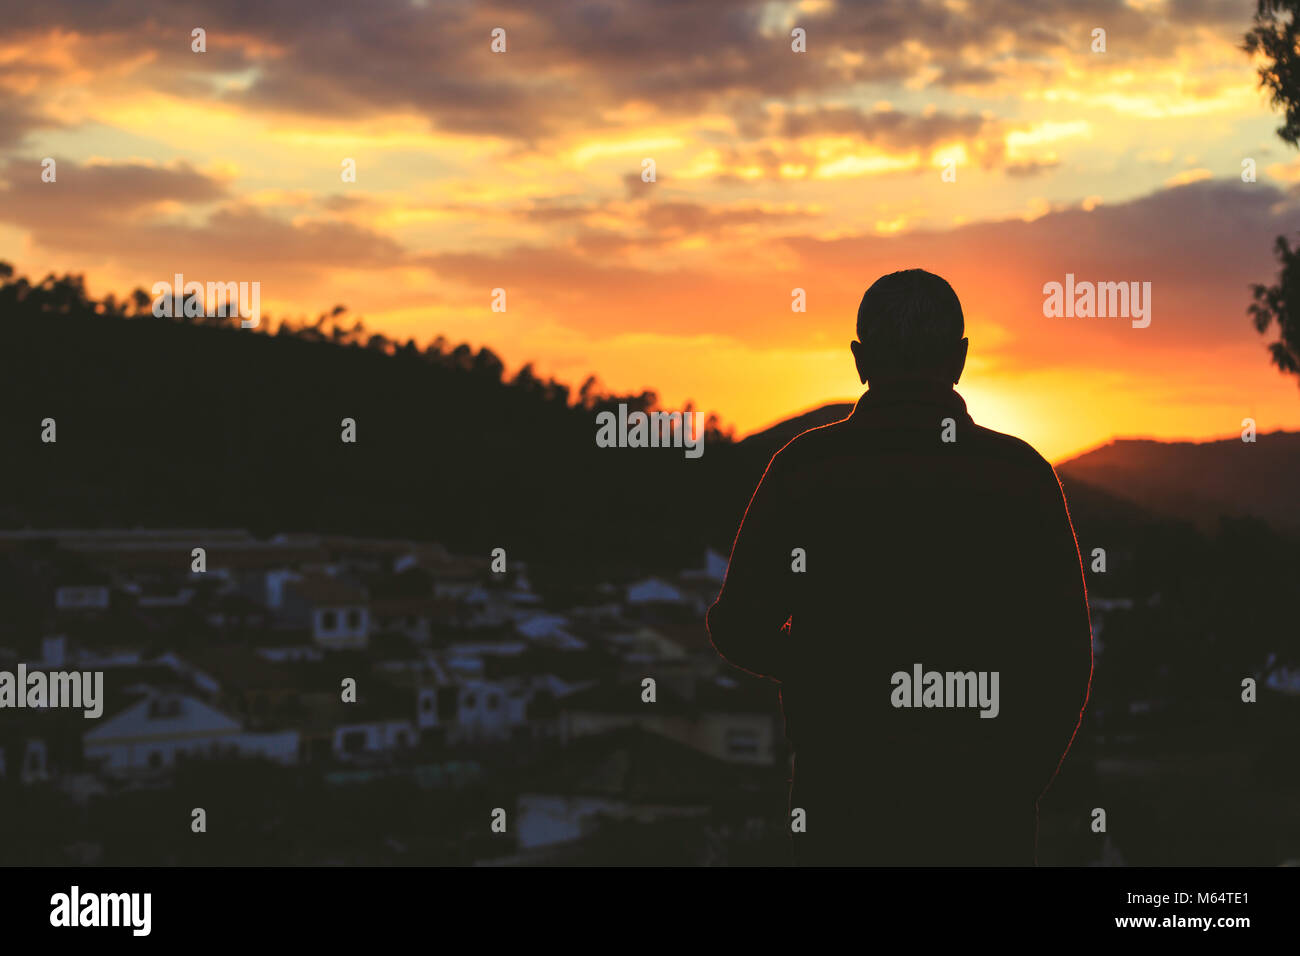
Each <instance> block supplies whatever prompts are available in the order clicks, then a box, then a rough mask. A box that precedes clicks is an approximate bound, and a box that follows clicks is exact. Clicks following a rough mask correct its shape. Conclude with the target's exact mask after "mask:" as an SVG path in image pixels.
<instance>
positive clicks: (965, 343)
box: [952, 339, 970, 385]
mask: <svg viewBox="0 0 1300 956" xmlns="http://www.w3.org/2000/svg"><path fill="white" fill-rule="evenodd" d="M969 348H970V339H962V340H961V346H960V347H959V348H958V350H957V355H956V357H955V359H954V360H953V372H952V383H953V384H954V385H956V384H957V383H958V382H960V381H961V373H962V372H964V371H966V351H967V349H969Z"/></svg>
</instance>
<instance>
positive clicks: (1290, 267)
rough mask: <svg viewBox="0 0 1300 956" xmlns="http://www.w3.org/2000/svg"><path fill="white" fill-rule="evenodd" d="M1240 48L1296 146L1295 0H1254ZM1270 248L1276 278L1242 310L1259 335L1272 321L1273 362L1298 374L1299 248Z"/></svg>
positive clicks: (1299, 140)
mask: <svg viewBox="0 0 1300 956" xmlns="http://www.w3.org/2000/svg"><path fill="white" fill-rule="evenodd" d="M1242 49H1244V50H1245V51H1246V52H1247V53H1249V54H1250V55H1251V56H1260V57H1263V60H1264V62H1263V63H1262V64H1261V65H1260V67H1259V85H1260V86H1262V87H1265V88H1266V89H1268V90H1269V91H1270V93H1271V102H1272V104H1273V106H1274V107H1280V108H1281V109H1282V115H1283V120H1284V122H1283V124H1282V125H1281V126H1280V127H1278V130H1277V135H1278V136H1279V137H1280V138H1281V139H1282V141H1283V142H1284V143H1289V144H1290V145H1292V146H1297V145H1300V0H1259V2H1258V5H1257V7H1256V9H1255V17H1254V21H1253V27H1252V29H1251V31H1250V32H1249V33H1247V34H1246V37H1245V41H1244V42H1243V44H1242ZM1274 250H1275V251H1276V253H1277V257H1278V261H1279V262H1280V263H1281V265H1282V270H1281V272H1280V273H1279V274H1278V280H1277V282H1276V283H1275V284H1273V285H1271V286H1264V285H1255V286H1252V287H1251V293H1252V295H1253V298H1254V301H1253V302H1252V303H1251V304H1250V305H1249V306H1248V307H1247V312H1248V313H1249V314H1250V316H1251V318H1252V319H1253V321H1254V325H1255V329H1256V330H1257V331H1258V332H1259V333H1260V334H1261V335H1265V334H1267V333H1268V330H1269V328H1270V327H1271V326H1272V325H1274V324H1275V323H1276V325H1277V329H1278V340H1277V341H1276V342H1273V343H1271V344H1270V345H1269V347H1268V350H1269V354H1270V355H1271V356H1272V359H1273V364H1274V365H1276V366H1277V367H1278V368H1279V369H1280V370H1281V371H1283V372H1285V373H1287V374H1290V375H1300V251H1298V250H1295V249H1292V248H1291V245H1290V244H1289V243H1288V242H1287V239H1286V237H1285V236H1278V237H1277V241H1276V242H1275V244H1274Z"/></svg>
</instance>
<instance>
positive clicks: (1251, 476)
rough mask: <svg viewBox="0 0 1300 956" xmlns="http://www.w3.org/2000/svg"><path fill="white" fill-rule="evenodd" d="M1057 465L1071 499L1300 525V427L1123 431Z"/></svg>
mask: <svg viewBox="0 0 1300 956" xmlns="http://www.w3.org/2000/svg"><path fill="white" fill-rule="evenodd" d="M852 410H853V405H852V404H851V403H847V402H834V403H831V404H827V405H823V406H821V407H820V408H815V409H812V410H811V411H807V412H803V413H801V414H799V415H796V416H794V417H792V418H788V419H786V420H784V421H781V422H778V423H777V424H775V425H772V426H770V427H768V428H765V429H763V430H761V431H758V432H754V433H753V434H751V435H748V436H746V437H745V438H744V439H743V440H742V441H741V442H740V447H741V448H742V449H752V450H753V452H754V453H755V454H759V453H761V452H766V453H767V454H768V455H771V454H774V453H775V452H776V451H778V450H779V449H780V448H781V446H782V445H784V444H785V443H786V442H788V441H790V439H792V438H794V437H795V436H796V435H798V434H799V433H800V432H803V431H807V430H808V429H809V428H816V427H818V426H819V425H826V424H829V423H830V422H834V421H839V420H840V419H842V418H844V417H845V416H846V415H848V414H849V413H850V412H851V411H852ZM1055 467H1056V472H1057V474H1058V475H1059V476H1060V478H1061V481H1062V483H1063V484H1064V485H1065V487H1066V490H1067V492H1069V494H1070V497H1071V501H1072V503H1073V499H1074V498H1075V496H1076V494H1078V495H1079V496H1081V497H1087V498H1088V499H1089V500H1090V501H1092V500H1094V499H1095V500H1097V501H1101V500H1102V499H1106V501H1107V504H1108V507H1109V509H1110V510H1112V511H1114V512H1115V513H1117V514H1118V513H1124V514H1127V515H1128V516H1129V517H1131V518H1132V519H1134V520H1136V519H1138V518H1139V516H1141V515H1142V513H1143V512H1149V513H1150V514H1151V515H1154V516H1158V517H1161V518H1166V519H1169V518H1172V519H1177V520H1182V521H1190V522H1192V523H1193V524H1195V525H1197V526H1198V527H1200V528H1202V529H1204V530H1211V529H1213V528H1214V527H1215V526H1216V525H1217V524H1218V520H1219V518H1220V517H1221V516H1229V517H1243V516H1251V517H1256V518H1261V519H1263V520H1265V521H1267V522H1269V523H1270V524H1272V525H1275V526H1277V527H1279V528H1285V529H1287V530H1292V531H1296V530H1300V432H1287V431H1275V432H1267V433H1260V434H1259V435H1257V436H1256V441H1254V442H1243V441H1242V440H1241V439H1240V438H1226V439H1220V440H1212V441H1205V442H1186V441H1180V442H1164V441H1158V440H1155V439H1150V438H1118V439H1115V440H1113V441H1110V442H1107V443H1106V444H1104V445H1101V446H1100V447H1098V448H1094V449H1092V450H1091V451H1088V452H1085V453H1083V454H1082V455H1076V456H1075V457H1073V458H1069V459H1066V460H1065V461H1062V462H1059V463H1057V464H1056V466H1055ZM1124 505H1127V506H1128V507H1124ZM1089 510H1091V509H1089Z"/></svg>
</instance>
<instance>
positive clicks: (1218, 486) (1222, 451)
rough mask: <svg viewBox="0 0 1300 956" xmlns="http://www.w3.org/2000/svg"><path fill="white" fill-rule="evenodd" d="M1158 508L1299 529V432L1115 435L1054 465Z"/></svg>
mask: <svg viewBox="0 0 1300 956" xmlns="http://www.w3.org/2000/svg"><path fill="white" fill-rule="evenodd" d="M1056 470H1057V473H1058V474H1060V475H1061V479H1062V481H1077V482H1085V483H1087V484H1090V485H1093V486H1095V487H1097V488H1100V489H1103V490H1105V491H1107V492H1109V493H1110V494H1112V495H1115V496H1116V497H1119V498H1122V499H1124V500H1126V501H1130V502H1133V503H1134V504H1137V505H1139V506H1141V507H1142V508H1145V509H1148V510H1150V511H1152V512H1155V513H1157V514H1160V515H1163V516H1166V517H1172V518H1178V519H1182V520H1185V521H1191V522H1193V523H1194V524H1196V525H1197V526H1198V527H1200V528H1203V529H1212V528H1213V527H1214V526H1215V525H1216V524H1217V522H1218V520H1219V518H1220V517H1221V516H1229V517H1244V516H1249V517H1256V518H1262V519H1264V520H1265V521H1267V522H1269V523H1270V524H1273V525H1275V526H1277V527H1279V528H1286V529H1291V530H1298V529H1300V433H1297V432H1281V431H1279V432H1272V433H1269V434H1261V435H1259V436H1258V438H1257V441H1255V442H1254V443H1249V442H1243V441H1241V440H1240V439H1239V438H1230V439H1225V440H1222V441H1209V442H1160V441H1152V440H1149V439H1120V440H1117V441H1112V442H1109V443H1108V444H1106V445H1103V446H1102V447H1100V448H1097V449H1094V450H1093V451H1090V452H1087V453H1085V454H1083V455H1080V456H1078V457H1076V458H1072V459H1069V460H1068V461H1064V462H1061V463H1060V464H1058V465H1057V466H1056Z"/></svg>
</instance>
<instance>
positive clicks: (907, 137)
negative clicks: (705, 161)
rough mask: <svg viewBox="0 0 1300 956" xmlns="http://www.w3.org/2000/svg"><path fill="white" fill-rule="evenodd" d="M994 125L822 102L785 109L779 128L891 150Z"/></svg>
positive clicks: (963, 136)
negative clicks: (800, 108)
mask: <svg viewBox="0 0 1300 956" xmlns="http://www.w3.org/2000/svg"><path fill="white" fill-rule="evenodd" d="M997 127H998V124H997V123H996V122H995V121H993V120H989V119H985V118H983V117H980V116H957V115H953V114H951V113H933V114H931V115H929V116H922V115H918V114H915V113H903V112H900V111H898V110H880V111H876V112H873V113H868V112H864V111H862V110H859V109H855V108H852V107H843V106H825V107H821V108H819V109H814V110H806V111H801V112H794V113H786V114H785V115H784V117H782V122H781V130H780V132H781V135H783V136H786V137H789V138H793V139H800V138H803V137H805V136H816V135H826V134H831V135H836V134H839V135H843V134H848V135H853V136H859V137H861V138H862V139H863V140H865V141H867V142H869V143H874V144H878V145H881V146H884V147H887V148H889V149H893V150H911V149H922V150H925V149H932V148H933V147H935V146H937V145H938V144H940V143H943V142H949V141H951V140H970V139H974V138H975V137H977V136H979V135H981V134H984V133H986V132H989V131H994V130H996V129H997Z"/></svg>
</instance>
